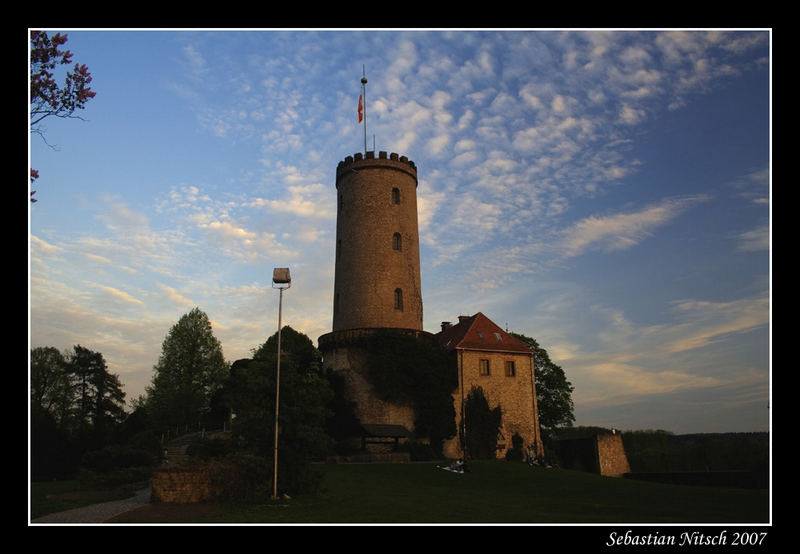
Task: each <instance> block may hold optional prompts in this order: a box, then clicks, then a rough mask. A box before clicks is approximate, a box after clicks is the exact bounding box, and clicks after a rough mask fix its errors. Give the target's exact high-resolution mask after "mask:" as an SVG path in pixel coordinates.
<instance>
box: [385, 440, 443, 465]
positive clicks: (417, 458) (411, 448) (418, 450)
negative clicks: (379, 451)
mask: <svg viewBox="0 0 800 554" xmlns="http://www.w3.org/2000/svg"><path fill="white" fill-rule="evenodd" d="M394 451H395V452H408V453H409V455H410V457H411V461H412V462H429V461H431V460H439V459H441V457H442V456H441V453H440V452H437V450H436V449H435V448H434V447H432V446H431V445H430V444H426V443H423V442H417V441H409V442H405V443H402V444H398V445H397V446H396V447H395V449H394Z"/></svg>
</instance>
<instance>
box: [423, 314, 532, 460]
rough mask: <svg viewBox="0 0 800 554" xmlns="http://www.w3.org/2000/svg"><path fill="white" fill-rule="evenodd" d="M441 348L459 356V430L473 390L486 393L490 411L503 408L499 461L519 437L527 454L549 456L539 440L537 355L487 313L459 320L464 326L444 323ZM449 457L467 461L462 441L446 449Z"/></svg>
mask: <svg viewBox="0 0 800 554" xmlns="http://www.w3.org/2000/svg"><path fill="white" fill-rule="evenodd" d="M436 338H437V339H438V342H439V344H440V345H441V346H442V347H443V348H446V349H448V350H454V351H455V352H456V359H457V367H458V388H457V389H456V390H455V391H454V392H453V402H454V404H455V406H456V425H457V427H459V428H460V426H461V421H462V420H463V417H464V413H463V410H462V409H461V408H462V407H463V405H464V401H465V400H466V398H467V395H468V394H469V392H470V390H471V388H472V387H480V388H481V389H483V392H484V395H485V396H486V399H487V400H488V402H489V405H490V406H492V407H494V406H497V405H500V407H501V410H502V413H503V422H502V428H501V431H500V433H499V436H498V443H497V457H499V458H502V457H504V456H505V453H506V452H507V450H508V449H509V448H511V446H512V444H511V438H512V437H513V436H514V434H515V433H516V434H519V436H520V437H522V439H523V441H524V446H523V448H527V446H528V445H530V446H532V447H533V450H534V453H535V454H542V453H543V446H542V439H541V436H540V435H539V412H538V409H537V405H536V382H535V373H534V371H535V368H534V365H535V364H534V352H533V350H531V348H530V347H529V346H528V344H526V343H524V342H522V341H521V340H519V339H517V338H516V337H514V336H512V335H510V334H508V333H507V332H506V331H504V330H503V329H501V328H500V327H499V326H498V325H496V324H495V323H494V322H493V321H491V320H490V319H489V318H488V317H486V316H485V315H483V313H481V312H478V313H477V314H475V315H473V316H459V318H458V323H456V324H451V323H449V322H444V323H442V330H441V332H440V333H438V334H437V335H436ZM444 451H445V454H446V455H448V456H449V457H458V456H461V455H462V452H461V447H460V445H459V444H458V439H457V438H455V439H452V440H450V441H448V442H447V443H446V444H445V447H444Z"/></svg>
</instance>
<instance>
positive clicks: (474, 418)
mask: <svg viewBox="0 0 800 554" xmlns="http://www.w3.org/2000/svg"><path fill="white" fill-rule="evenodd" d="M502 424H503V410H502V408H501V407H500V406H496V407H494V408H489V401H488V400H487V399H486V395H485V394H484V392H483V389H482V388H481V387H475V386H473V387H472V388H471V389H470V391H469V393H468V394H467V398H466V400H465V401H464V425H463V431H462V432H463V440H464V451H465V452H466V455H467V457H468V458H470V459H473V460H493V459H494V458H495V452H496V450H497V435H498V433H499V432H500V427H501V426H502Z"/></svg>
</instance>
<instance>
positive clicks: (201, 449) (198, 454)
mask: <svg viewBox="0 0 800 554" xmlns="http://www.w3.org/2000/svg"><path fill="white" fill-rule="evenodd" d="M232 451H233V441H232V440H231V439H201V440H197V441H195V442H193V443H192V444H190V445H189V447H188V448H187V449H186V453H187V454H188V455H189V456H192V457H193V458H200V459H201V460H210V459H212V458H224V457H225V456H227V455H228V454H230V453H231V452H232Z"/></svg>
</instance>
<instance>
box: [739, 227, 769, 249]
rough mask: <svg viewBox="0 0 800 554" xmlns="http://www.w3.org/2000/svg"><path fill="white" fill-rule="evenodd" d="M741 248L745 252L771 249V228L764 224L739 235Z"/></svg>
mask: <svg viewBox="0 0 800 554" xmlns="http://www.w3.org/2000/svg"><path fill="white" fill-rule="evenodd" d="M738 238H739V250H742V251H744V252H757V251H761V250H766V251H769V249H770V241H771V239H770V229H769V227H768V226H766V225H762V226H760V227H757V228H755V229H752V230H750V231H745V232H744V233H742V234H740V235H739V237H738Z"/></svg>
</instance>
